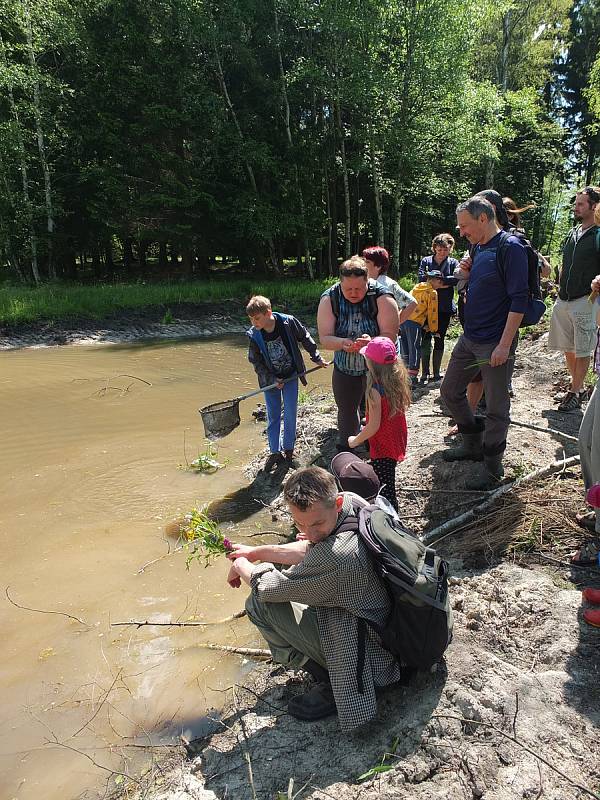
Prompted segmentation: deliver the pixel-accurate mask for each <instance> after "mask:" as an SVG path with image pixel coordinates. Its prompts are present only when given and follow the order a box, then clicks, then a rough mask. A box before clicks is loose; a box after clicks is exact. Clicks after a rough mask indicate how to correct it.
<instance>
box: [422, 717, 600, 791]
mask: <svg viewBox="0 0 600 800" xmlns="http://www.w3.org/2000/svg"><path fill="white" fill-rule="evenodd" d="M431 719H455V720H457V721H458V722H464V723H465V724H467V725H479V726H480V727H483V728H490V729H491V730H493V731H495V732H496V733H499V734H500V736H504V738H505V739H509V740H510V741H511V742H514V744H516V745H518V746H519V747H521V748H523V750H525V751H526V752H528V753H529V754H530V755H532V756H533V757H534V758H537V759H538V760H539V761H541V762H542V764H545V765H546V766H547V767H548V768H549V769H551V770H552V771H553V772H556V773H557V774H558V775H560V776H561V778H564V779H565V780H566V781H567V783H569V784H570V785H571V786H574V787H575V788H576V789H579V791H580V792H584V793H585V794H588V795H589V796H590V797H595V798H596V800H600V794H597V793H596V792H594V791H592V790H591V789H588V788H587V786H583V785H582V784H581V783H577V782H576V781H574V780H573V779H572V778H569V776H568V775H567V774H566V773H564V772H563V771H562V770H560V769H559V768H558V767H555V766H554V764H552V763H551V762H550V761H548V760H547V759H545V758H544V756H541V755H540V754H539V753H537V752H536V751H535V750H532V749H531V747H528V746H527V745H526V744H524V743H523V742H521V741H520V740H519V739H517V738H516V737H514V736H511V735H510V733H506V732H505V731H503V730H502V728H498V727H497V726H496V725H492V723H491V722H480V721H479V720H474V719H467V718H466V717H459V716H455V715H454V714H432V716H431Z"/></svg>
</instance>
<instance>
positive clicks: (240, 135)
mask: <svg viewBox="0 0 600 800" xmlns="http://www.w3.org/2000/svg"><path fill="white" fill-rule="evenodd" d="M213 51H214V54H215V65H216V68H217V69H216V72H217V80H218V81H219V86H220V88H221V93H222V94H223V99H224V100H225V105H226V106H227V110H228V111H229V113H230V114H231V119H232V120H233V124H234V127H235V130H236V132H237V135H238V138H239V140H240V142H242V144H245V139H244V134H243V133H242V128H241V126H240V123H239V120H238V118H237V114H236V113H235V108H234V107H233V103H232V102H231V97H230V96H229V91H228V89H227V83H226V82H225V74H224V72H223V66H222V64H221V59H220V57H219V51H218V50H217V42H216V40H215V39H213ZM244 166H245V168H246V173H247V175H248V180H249V181H250V186H251V187H252V191H253V192H254V194H255V195H256V196H257V197H259V196H260V195H259V192H258V186H257V184H256V177H255V175H254V170H253V168H252V164H251V163H250V162H249V161H248V159H247V158H244ZM266 239H267V245H268V248H269V254H270V257H271V264H272V268H273V269H274V270H275V272H278V269H279V265H278V264H277V254H276V250H275V243H274V241H273V237H272V236H271V235H268V236H267V237H266Z"/></svg>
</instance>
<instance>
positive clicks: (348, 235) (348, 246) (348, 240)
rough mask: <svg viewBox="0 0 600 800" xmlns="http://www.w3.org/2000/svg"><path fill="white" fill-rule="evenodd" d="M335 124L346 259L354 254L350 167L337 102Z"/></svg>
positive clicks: (335, 102)
mask: <svg viewBox="0 0 600 800" xmlns="http://www.w3.org/2000/svg"><path fill="white" fill-rule="evenodd" d="M333 106H334V113H335V122H336V126H337V133H338V138H339V142H340V155H341V160H342V178H343V182H344V207H345V210H346V224H345V242H344V258H346V259H348V258H350V255H351V253H352V227H351V222H350V184H349V181H348V167H347V164H346V141H345V136H344V129H343V127H342V112H341V110H340V104H339V102H338V101H337V100H335V101H334V104H333Z"/></svg>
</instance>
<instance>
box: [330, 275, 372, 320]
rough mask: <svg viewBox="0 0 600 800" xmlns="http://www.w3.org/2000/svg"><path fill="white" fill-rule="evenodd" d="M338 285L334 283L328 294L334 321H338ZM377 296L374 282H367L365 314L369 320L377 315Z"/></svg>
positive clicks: (339, 290) (339, 291)
mask: <svg viewBox="0 0 600 800" xmlns="http://www.w3.org/2000/svg"><path fill="white" fill-rule="evenodd" d="M340 293H341V289H340V284H339V283H336V284H335V285H334V286H333V287H332V289H331V291H330V292H329V302H330V303H331V310H332V311H333V316H334V317H335V318H336V319H339V316H340ZM378 296H379V294H378V292H377V286H376V284H375V282H374V281H371V280H369V282H368V284H367V294H366V298H367V313H368V315H369V317H370V318H371V319H377V313H378V311H379V308H378V306H377V298H378Z"/></svg>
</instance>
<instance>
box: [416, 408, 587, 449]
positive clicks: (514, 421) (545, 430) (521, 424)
mask: <svg viewBox="0 0 600 800" xmlns="http://www.w3.org/2000/svg"><path fill="white" fill-rule="evenodd" d="M423 417H446V418H448V419H449V418H450V417H449V415H448V414H444V413H443V412H441V411H434V412H433V413H431V414H419V418H423ZM510 424H511V425H517V426H518V427H519V428H531V430H532V431H541V432H542V433H553V434H555V435H556V436H562V438H563V439H567V440H568V441H570V442H578V441H579V439H578V438H577V437H576V436H571V435H570V434H568V433H563V432H562V431H558V430H556V429H555V428H543V427H542V426H541V425H532V423H530V422H521V421H520V420H517V419H511V421H510Z"/></svg>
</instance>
